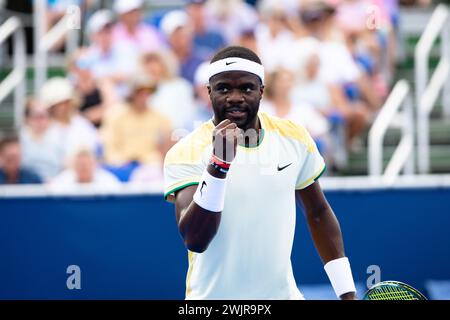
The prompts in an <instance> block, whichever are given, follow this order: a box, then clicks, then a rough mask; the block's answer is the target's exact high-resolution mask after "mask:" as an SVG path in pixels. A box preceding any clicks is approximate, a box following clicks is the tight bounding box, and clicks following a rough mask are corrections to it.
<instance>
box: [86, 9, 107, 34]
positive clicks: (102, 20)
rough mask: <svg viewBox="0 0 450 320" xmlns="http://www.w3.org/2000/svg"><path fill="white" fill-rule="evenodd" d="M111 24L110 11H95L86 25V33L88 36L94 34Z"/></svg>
mask: <svg viewBox="0 0 450 320" xmlns="http://www.w3.org/2000/svg"><path fill="white" fill-rule="evenodd" d="M113 22H114V16H113V13H112V12H111V11H109V10H106V9H102V10H99V11H96V12H95V13H94V14H93V15H92V16H91V18H90V19H89V21H88V23H87V26H86V28H87V32H88V34H89V35H91V34H94V33H96V32H99V31H100V30H102V29H103V28H104V27H105V26H107V25H109V24H111V23H113Z"/></svg>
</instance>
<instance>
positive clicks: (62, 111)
mask: <svg viewBox="0 0 450 320" xmlns="http://www.w3.org/2000/svg"><path fill="white" fill-rule="evenodd" d="M39 99H40V102H41V103H42V105H43V106H44V107H45V108H46V109H48V110H49V113H50V118H51V120H52V126H53V127H54V130H57V135H58V137H59V138H60V141H61V143H63V144H64V153H65V154H66V155H67V154H68V153H69V152H70V151H71V150H73V149H74V148H76V147H78V146H79V145H80V144H83V145H89V146H90V147H91V148H92V150H95V148H96V146H97V142H98V138H97V131H96V130H95V128H94V127H93V125H92V124H91V123H90V122H89V121H88V120H86V119H85V118H83V117H81V116H80V115H79V114H78V110H77V99H76V97H75V92H74V88H73V85H72V84H71V83H70V81H69V80H68V79H66V78H61V77H55V78H51V79H49V80H47V82H45V83H44V85H43V86H42V88H41V90H40V95H39Z"/></svg>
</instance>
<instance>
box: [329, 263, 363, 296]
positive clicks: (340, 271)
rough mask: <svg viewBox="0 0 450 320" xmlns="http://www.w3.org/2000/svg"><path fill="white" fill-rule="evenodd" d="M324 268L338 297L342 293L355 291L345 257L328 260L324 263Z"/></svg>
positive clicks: (348, 264)
mask: <svg viewBox="0 0 450 320" xmlns="http://www.w3.org/2000/svg"><path fill="white" fill-rule="evenodd" d="M324 269H325V271H326V273H327V275H328V278H329V279H330V282H331V285H332V286H333V289H334V292H335V293H336V295H337V296H338V298H339V297H340V296H341V295H343V294H344V293H348V292H356V288H355V283H354V282H353V276H352V270H351V268H350V262H349V261H348V258H347V257H343V258H339V259H335V260H331V261H329V262H328V263H326V264H325V266H324Z"/></svg>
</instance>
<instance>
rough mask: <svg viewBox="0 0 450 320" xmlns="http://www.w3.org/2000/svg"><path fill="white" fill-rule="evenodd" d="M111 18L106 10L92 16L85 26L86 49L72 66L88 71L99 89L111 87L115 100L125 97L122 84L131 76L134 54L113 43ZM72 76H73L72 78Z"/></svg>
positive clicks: (128, 47) (135, 55)
mask: <svg viewBox="0 0 450 320" xmlns="http://www.w3.org/2000/svg"><path fill="white" fill-rule="evenodd" d="M113 25H114V16H113V13H112V12H111V11H109V10H106V9H103V10H99V11H97V12H95V13H94V14H93V15H92V16H91V18H90V19H89V20H88V23H87V33H88V36H89V40H90V46H89V47H88V48H87V50H86V51H85V52H83V54H78V55H77V59H76V61H74V64H73V66H76V67H77V69H78V70H88V71H89V73H91V74H92V76H93V78H94V79H95V80H97V81H99V82H101V83H99V85H103V84H105V83H106V84H108V85H110V84H111V85H112V86H113V88H114V91H115V92H117V93H118V95H119V97H122V98H124V97H125V95H126V93H127V86H126V83H127V82H128V80H129V78H130V77H131V76H132V75H133V74H134V72H135V70H136V68H137V64H136V61H137V60H138V57H139V55H138V53H137V52H136V51H135V50H133V49H132V48H130V46H126V45H125V46H122V45H120V44H119V43H115V42H114V41H113ZM72 76H74V74H72Z"/></svg>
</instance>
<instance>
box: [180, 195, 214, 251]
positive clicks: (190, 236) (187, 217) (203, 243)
mask: <svg viewBox="0 0 450 320" xmlns="http://www.w3.org/2000/svg"><path fill="white" fill-rule="evenodd" d="M220 217H221V214H220V213H211V212H208V211H207V210H205V209H203V208H202V207H200V206H198V205H197V204H196V203H195V202H194V201H192V202H191V204H190V205H189V207H188V208H187V209H186V210H185V212H183V213H182V216H181V218H180V220H179V223H178V229H179V230H180V234H181V236H182V237H183V240H184V244H185V246H186V248H187V249H188V250H190V251H193V252H199V253H201V252H203V251H205V250H206V249H207V248H208V246H209V244H210V243H211V241H212V239H213V238H214V236H215V235H216V233H217V230H218V229H219V224H220Z"/></svg>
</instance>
